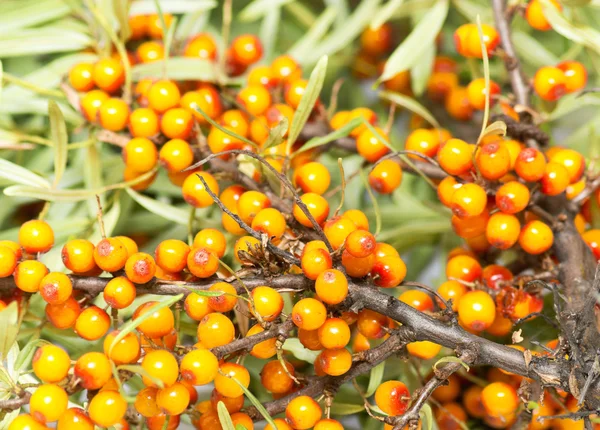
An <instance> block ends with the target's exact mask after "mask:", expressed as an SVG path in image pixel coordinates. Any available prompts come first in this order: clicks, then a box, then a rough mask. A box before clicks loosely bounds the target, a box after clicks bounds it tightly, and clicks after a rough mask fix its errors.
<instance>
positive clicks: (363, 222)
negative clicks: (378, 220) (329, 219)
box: [342, 209, 369, 230]
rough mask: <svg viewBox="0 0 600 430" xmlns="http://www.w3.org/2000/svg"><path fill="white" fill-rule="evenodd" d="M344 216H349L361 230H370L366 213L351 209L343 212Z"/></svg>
mask: <svg viewBox="0 0 600 430" xmlns="http://www.w3.org/2000/svg"><path fill="white" fill-rule="evenodd" d="M342 218H347V219H349V220H350V221H352V222H353V223H354V225H355V226H356V228H358V229H359V230H369V219H368V218H367V216H366V215H365V213H364V212H363V211H361V210H358V209H350V210H347V211H346V212H344V213H343V214H342Z"/></svg>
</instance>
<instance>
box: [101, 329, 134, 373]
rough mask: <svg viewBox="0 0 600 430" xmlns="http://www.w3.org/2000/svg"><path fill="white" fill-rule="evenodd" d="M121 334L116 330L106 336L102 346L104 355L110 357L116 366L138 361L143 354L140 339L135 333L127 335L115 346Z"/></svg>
mask: <svg viewBox="0 0 600 430" xmlns="http://www.w3.org/2000/svg"><path fill="white" fill-rule="evenodd" d="M119 333H120V332H119V330H114V331H112V332H110V333H108V334H107V335H106V337H105V338H104V343H103V345H102V346H103V348H104V354H106V356H107V357H110V359H111V360H112V361H114V363H115V364H116V365H120V364H129V363H134V362H136V361H138V359H139V358H140V354H141V345H140V341H139V339H138V337H137V336H136V335H135V334H134V333H127V334H126V335H125V337H124V338H123V339H121V340H120V341H118V342H117V343H116V344H115V345H114V346H113V343H114V341H115V339H116V337H117V336H118V335H119ZM111 347H112V349H111Z"/></svg>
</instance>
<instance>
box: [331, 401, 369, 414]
mask: <svg viewBox="0 0 600 430" xmlns="http://www.w3.org/2000/svg"><path fill="white" fill-rule="evenodd" d="M364 410H365V405H354V404H350V403H339V402H333V404H332V405H331V415H340V416H344V415H354V414H358V413H360V412H362V411H364Z"/></svg>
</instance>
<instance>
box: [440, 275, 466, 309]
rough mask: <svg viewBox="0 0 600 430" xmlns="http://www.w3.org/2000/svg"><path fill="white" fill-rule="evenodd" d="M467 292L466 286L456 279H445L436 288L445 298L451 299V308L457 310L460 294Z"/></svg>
mask: <svg viewBox="0 0 600 430" xmlns="http://www.w3.org/2000/svg"><path fill="white" fill-rule="evenodd" d="M466 293H467V287H465V286H464V285H463V284H461V283H460V282H458V281H446V282H444V283H443V284H442V285H440V286H439V288H438V294H439V295H440V296H442V297H443V298H444V299H445V300H450V299H452V310H453V311H455V312H456V311H457V310H458V303H459V302H460V299H461V298H462V296H464V295H465V294H466Z"/></svg>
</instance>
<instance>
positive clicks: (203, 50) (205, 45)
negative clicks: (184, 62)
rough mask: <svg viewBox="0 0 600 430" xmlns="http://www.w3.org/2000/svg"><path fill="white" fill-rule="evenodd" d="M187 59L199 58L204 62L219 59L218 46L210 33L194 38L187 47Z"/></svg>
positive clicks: (185, 52)
mask: <svg viewBox="0 0 600 430" xmlns="http://www.w3.org/2000/svg"><path fill="white" fill-rule="evenodd" d="M184 55H185V56H186V57H198V58H201V59H203V60H209V61H210V60H214V59H215V58H217V45H216V44H215V40H214V39H213V37H212V36H211V35H210V34H208V33H200V34H197V35H196V36H194V38H193V39H192V40H190V41H189V42H188V44H187V45H186V47H185V50H184Z"/></svg>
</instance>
